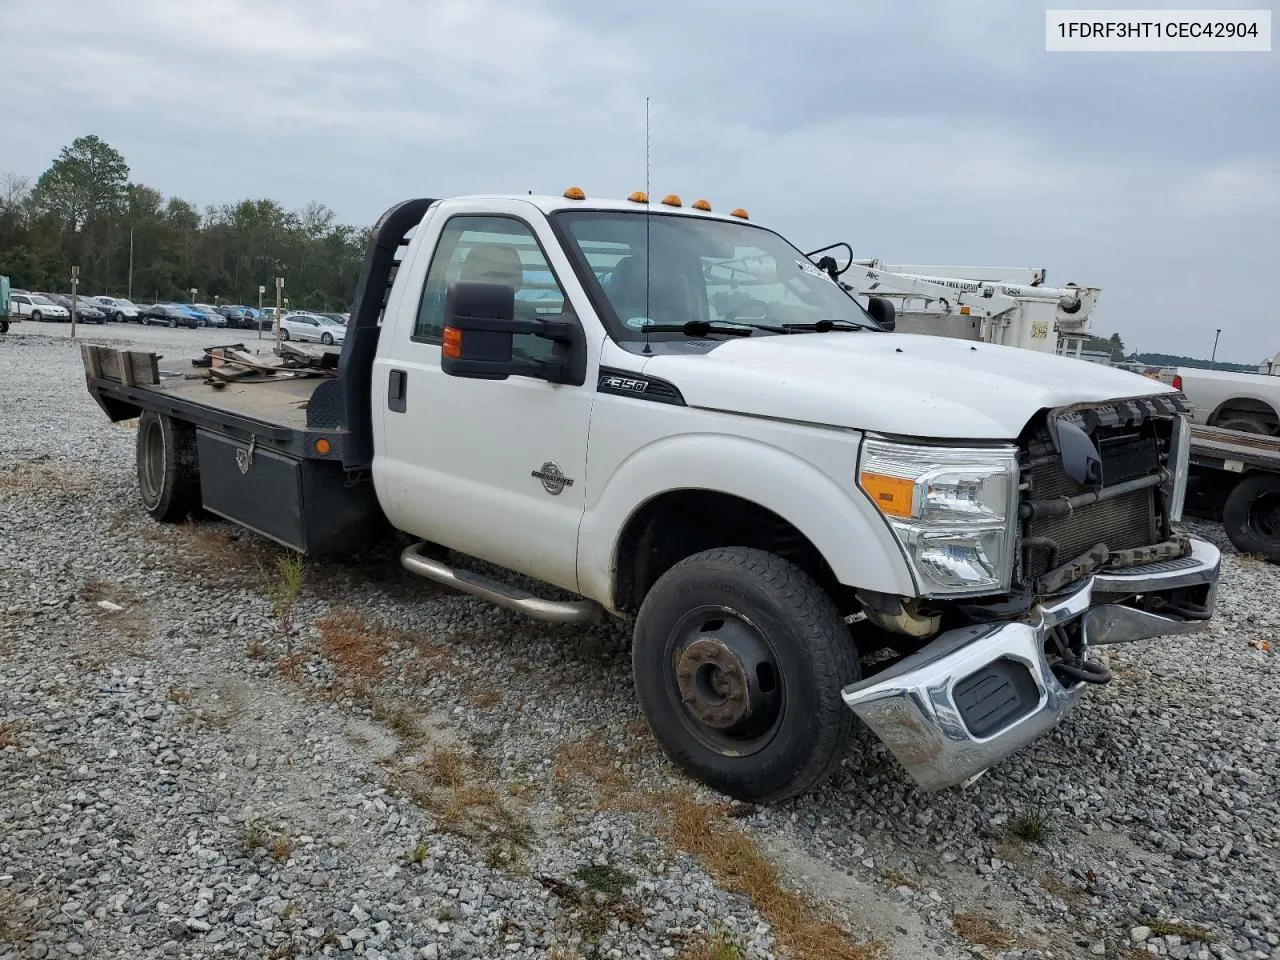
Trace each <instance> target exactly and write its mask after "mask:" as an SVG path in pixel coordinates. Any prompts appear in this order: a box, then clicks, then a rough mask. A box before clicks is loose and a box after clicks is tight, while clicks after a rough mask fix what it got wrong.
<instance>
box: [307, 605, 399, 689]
mask: <svg viewBox="0 0 1280 960" xmlns="http://www.w3.org/2000/svg"><path fill="white" fill-rule="evenodd" d="M315 625H316V629H318V630H319V631H320V649H321V651H322V652H323V653H324V655H325V656H326V657H328V658H329V660H330V661H331V662H332V663H333V665H334V666H335V667H337V668H338V670H340V671H342V672H343V673H347V674H353V675H355V676H358V677H362V678H364V679H373V678H374V677H377V676H378V675H379V674H381V673H382V671H383V664H382V658H383V657H385V656H386V654H387V648H388V646H389V645H390V642H391V633H390V631H388V630H387V629H386V627H384V626H383V625H382V624H380V623H378V622H377V621H373V620H369V619H368V618H366V617H363V616H361V615H360V614H359V613H356V612H355V611H354V610H339V611H337V612H335V613H331V614H329V615H328V616H327V617H321V618H320V619H319V620H317V621H316V623H315Z"/></svg>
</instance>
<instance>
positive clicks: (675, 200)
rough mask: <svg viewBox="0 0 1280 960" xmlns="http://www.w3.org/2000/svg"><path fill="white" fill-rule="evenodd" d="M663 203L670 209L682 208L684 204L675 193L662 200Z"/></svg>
mask: <svg viewBox="0 0 1280 960" xmlns="http://www.w3.org/2000/svg"><path fill="white" fill-rule="evenodd" d="M662 202H663V203H664V204H666V205H667V206H668V207H679V206H682V204H681V203H680V198H679V197H677V196H676V195H675V194H674V193H668V194H667V195H666V196H665V197H663V198H662Z"/></svg>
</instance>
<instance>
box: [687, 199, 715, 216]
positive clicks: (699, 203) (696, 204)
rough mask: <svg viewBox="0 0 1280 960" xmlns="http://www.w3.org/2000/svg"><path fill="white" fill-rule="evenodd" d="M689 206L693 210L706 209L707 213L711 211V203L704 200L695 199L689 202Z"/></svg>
mask: <svg viewBox="0 0 1280 960" xmlns="http://www.w3.org/2000/svg"><path fill="white" fill-rule="evenodd" d="M690 206H692V207H693V209H695V210H706V211H707V212H708V213H710V212H711V204H709V203H707V201H705V200H695V201H693V203H692V204H690Z"/></svg>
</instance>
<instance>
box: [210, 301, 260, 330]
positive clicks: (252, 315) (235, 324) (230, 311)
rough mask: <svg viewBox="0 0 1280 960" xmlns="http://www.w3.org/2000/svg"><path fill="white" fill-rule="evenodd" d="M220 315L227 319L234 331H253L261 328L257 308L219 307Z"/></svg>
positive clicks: (231, 305) (232, 305) (233, 305)
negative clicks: (255, 328)
mask: <svg viewBox="0 0 1280 960" xmlns="http://www.w3.org/2000/svg"><path fill="white" fill-rule="evenodd" d="M218 313H220V314H222V316H223V317H224V318H226V321H227V326H228V327H230V328H231V329H233V330H252V329H253V328H254V327H257V326H261V324H260V323H259V317H258V311H257V309H256V308H255V307H245V306H241V305H240V304H225V305H223V306H221V307H218Z"/></svg>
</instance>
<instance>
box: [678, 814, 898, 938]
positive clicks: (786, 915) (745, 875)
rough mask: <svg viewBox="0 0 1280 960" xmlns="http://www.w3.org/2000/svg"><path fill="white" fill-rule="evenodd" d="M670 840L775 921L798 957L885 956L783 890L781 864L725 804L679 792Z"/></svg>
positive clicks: (780, 935) (802, 898) (776, 930)
mask: <svg viewBox="0 0 1280 960" xmlns="http://www.w3.org/2000/svg"><path fill="white" fill-rule="evenodd" d="M670 839H671V842H672V844H673V845H674V846H676V847H677V848H678V849H680V850H683V851H684V852H685V853H688V854H690V855H691V856H694V857H696V858H697V859H698V862H699V863H701V864H702V868H703V869H704V870H706V871H707V873H709V874H710V875H711V876H712V877H713V878H714V879H715V881H716V883H717V884H718V885H719V886H720V887H721V888H722V889H724V890H727V891H729V892H730V893H739V894H742V895H744V896H746V897H747V898H749V899H750V900H751V902H752V903H753V904H755V906H756V909H757V910H759V911H760V913H761V915H762V916H763V917H764V918H765V919H766V920H768V921H769V923H770V924H772V926H773V930H774V936H775V937H776V938H777V941H778V945H779V947H781V949H782V951H783V952H785V953H786V954H787V955H788V956H789V957H792V958H794V960H872V958H881V957H883V956H884V951H883V949H882V948H881V947H880V945H878V944H857V943H854V942H853V941H852V940H850V939H849V937H848V936H847V935H846V934H845V932H844V931H843V930H841V929H840V928H839V927H838V926H836V925H835V924H834V923H829V922H827V921H824V920H821V919H819V918H818V912H819V911H818V908H817V907H816V905H815V904H813V903H812V902H811V901H810V900H809V899H808V898H807V897H805V896H803V895H802V894H799V893H794V892H792V891H790V890H787V889H785V888H784V887H783V886H782V883H781V880H780V878H779V875H778V870H777V868H776V867H775V866H774V865H773V864H772V863H771V862H770V861H769V859H768V858H767V857H765V855H764V854H763V853H762V852H761V851H760V849H759V847H757V846H756V844H755V841H754V840H752V839H751V837H749V836H748V835H747V834H746V833H744V832H743V831H742V830H740V829H738V828H737V827H736V826H734V825H733V823H732V822H731V821H730V820H729V818H728V817H726V816H725V814H724V809H723V807H721V806H713V805H711V804H706V803H698V802H697V801H695V800H694V799H692V798H691V797H689V796H687V795H685V794H677V795H676V796H675V798H674V800H673V803H672V822H671V828H670ZM713 956H714V955H713Z"/></svg>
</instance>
